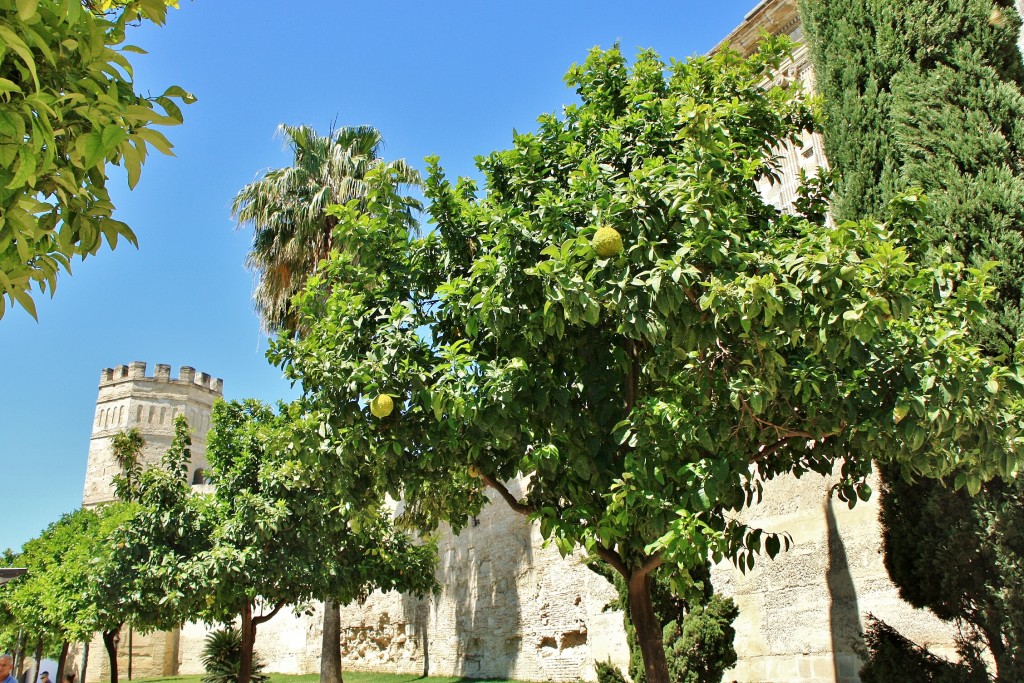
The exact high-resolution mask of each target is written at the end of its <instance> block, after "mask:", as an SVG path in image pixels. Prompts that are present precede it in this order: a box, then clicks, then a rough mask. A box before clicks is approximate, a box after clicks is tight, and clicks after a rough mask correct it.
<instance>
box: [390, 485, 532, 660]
mask: <svg viewBox="0 0 1024 683" xmlns="http://www.w3.org/2000/svg"><path fill="white" fill-rule="evenodd" d="M531 541H532V527H531V524H530V523H529V521H528V520H527V518H526V517H523V516H521V515H516V514H512V513H511V512H510V511H509V510H508V508H507V507H505V506H504V504H503V503H501V502H492V503H491V504H489V505H488V506H487V508H485V509H484V510H483V511H482V512H481V513H480V517H479V518H477V519H475V520H470V523H469V525H468V526H467V527H466V528H465V529H463V530H462V532H461V533H460V534H459V536H457V537H453V536H451V535H449V534H445V535H444V536H442V539H441V542H440V544H439V546H438V553H439V555H440V558H439V559H440V562H439V566H438V581H439V582H440V583H441V584H442V586H443V587H444V593H443V594H441V595H437V596H434V597H433V598H431V599H430V600H429V603H428V604H427V609H426V611H427V612H428V614H426V615H424V614H423V607H422V606H421V604H410V605H409V606H408V607H409V608H410V609H411V610H412V613H413V614H416V616H417V617H419V618H418V619H417V623H418V624H423V625H424V628H422V630H421V634H420V635H421V641H420V643H421V647H422V648H423V650H422V652H423V659H424V674H428V673H434V674H442V675H448V674H449V672H450V673H452V674H455V675H462V676H467V677H471V678H509V677H511V675H512V674H513V672H514V671H515V669H516V666H517V663H518V660H519V657H520V656H522V654H523V653H522V649H523V635H524V634H523V632H522V618H521V613H520V610H521V600H520V595H519V585H518V584H519V579H520V576H521V575H522V574H523V573H524V572H527V571H529V570H530V567H531V564H532V561H533V551H532V544H531ZM410 602H411V603H420V601H410ZM410 616H411V615H410Z"/></svg>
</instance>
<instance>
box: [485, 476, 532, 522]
mask: <svg viewBox="0 0 1024 683" xmlns="http://www.w3.org/2000/svg"><path fill="white" fill-rule="evenodd" d="M480 479H481V481H483V482H484V483H485V484H487V485H488V486H490V487H491V488H492V489H494V490H495V491H497V492H498V495H499V496H501V497H502V498H503V499H504V500H505V502H506V503H508V506H509V507H510V508H512V509H513V510H514V511H516V512H518V513H519V514H521V515H528V514H530V513H531V512H534V509H533V508H532V507H530V506H529V505H524V504H522V503H520V502H519V501H518V500H516V498H515V496H513V495H512V494H511V492H509V490H508V488H507V487H506V486H505V485H504V484H502V483H501V482H500V481H498V480H496V479H495V478H494V477H491V476H489V475H486V474H484V473H482V472H481V473H480Z"/></svg>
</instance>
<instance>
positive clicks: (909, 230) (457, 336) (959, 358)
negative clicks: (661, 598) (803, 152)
mask: <svg viewBox="0 0 1024 683" xmlns="http://www.w3.org/2000/svg"><path fill="white" fill-rule="evenodd" d="M785 53H786V45H785V43H784V41H781V40H772V41H769V42H768V43H766V44H765V45H764V46H763V48H762V50H761V51H760V52H759V53H757V54H756V55H755V56H753V57H752V58H751V59H749V60H743V59H740V58H739V57H738V56H737V55H735V54H733V53H731V52H729V51H723V52H720V53H717V54H715V55H713V56H711V57H703V58H696V59H692V60H689V61H687V62H673V63H672V64H671V65H670V66H668V67H666V65H665V64H664V63H663V62H661V61H660V60H659V59H658V58H657V56H656V55H654V54H653V53H651V52H643V53H641V54H640V56H639V57H638V58H637V60H636V61H635V63H634V64H633V65H632V66H630V65H629V64H628V63H627V62H626V60H625V59H624V58H623V56H622V55H621V54H620V53H619V51H618V50H617V49H613V50H610V51H607V52H601V51H595V52H593V53H592V54H591V55H590V57H589V58H588V60H587V61H586V63H585V64H584V65H582V66H576V67H573V69H571V70H570V72H569V74H568V76H567V79H566V80H567V82H568V84H569V85H570V86H572V87H574V88H575V89H576V93H577V95H578V96H579V103H578V104H575V105H571V106H568V107H566V108H565V110H564V112H563V115H562V116H556V115H545V116H543V117H541V118H540V119H539V125H538V129H537V131H536V132H534V133H528V134H516V135H514V137H513V146H512V148H511V149H509V150H505V151H499V152H495V153H493V154H491V155H488V156H486V157H483V158H481V159H480V160H479V162H478V163H479V167H480V169H481V171H482V173H483V175H484V177H485V184H486V187H485V189H486V192H482V193H480V192H478V190H477V187H476V185H475V183H473V182H472V181H469V180H465V179H461V180H459V181H458V182H457V183H456V184H454V185H453V184H452V183H451V182H450V181H448V180H447V179H446V178H445V176H444V173H443V171H442V170H441V168H440V165H439V164H438V163H437V161H436V160H433V161H432V162H431V165H430V170H429V177H428V180H427V182H426V194H427V197H428V199H429V200H430V202H431V204H430V207H429V211H430V214H431V216H432V218H433V221H434V222H435V224H436V230H434V231H433V232H431V233H430V234H428V235H426V236H423V237H415V236H414V235H411V234H410V231H409V229H408V227H407V221H406V220H405V217H404V216H403V215H401V214H400V211H398V209H400V208H401V206H402V204H401V202H400V201H399V195H398V194H397V189H396V188H395V183H394V178H392V177H389V176H388V174H386V173H379V174H376V177H375V178H373V179H372V181H371V185H372V187H371V191H370V195H369V197H368V198H367V200H365V201H364V202H361V203H360V204H359V205H356V204H355V203H350V204H348V205H346V206H342V207H338V208H336V209H334V215H335V216H336V217H337V227H336V229H335V239H334V242H335V245H334V246H335V250H334V251H333V252H332V254H331V257H330V259H329V260H328V261H327V262H326V263H325V264H324V265H323V266H322V267H321V268H320V270H319V271H318V273H317V274H316V275H314V276H313V277H311V278H310V280H309V282H308V284H307V288H306V290H305V292H304V293H303V294H302V295H300V296H299V297H298V298H297V299H296V303H297V305H298V306H299V307H300V315H301V324H302V325H303V326H304V334H303V335H302V337H301V338H280V339H278V340H277V341H276V342H275V344H274V345H273V347H272V349H271V352H270V353H271V358H272V359H273V360H274V361H275V362H277V363H279V364H280V365H281V366H282V367H283V368H284V370H285V373H286V375H287V376H288V377H290V378H292V379H293V380H294V381H297V382H301V384H302V387H303V392H304V393H303V401H304V403H305V410H307V411H308V414H309V415H310V416H311V417H310V419H312V420H314V421H315V422H318V423H319V425H318V432H317V436H318V438H319V439H320V440H321V442H322V445H321V448H320V449H319V451H318V453H319V455H318V456H317V458H318V462H321V463H325V464H324V465H323V466H325V467H326V466H330V467H331V468H332V469H333V471H334V472H335V473H336V474H335V476H334V479H335V481H336V482H339V484H338V485H339V486H343V487H344V486H348V484H346V483H345V482H347V481H349V480H352V479H356V478H359V477H367V476H370V477H372V480H373V481H375V482H377V485H379V486H383V487H384V488H385V489H386V490H387V491H388V492H390V493H391V494H392V495H393V496H395V497H396V498H397V497H398V496H403V495H404V496H405V501H406V504H407V505H408V514H409V516H410V517H411V518H412V519H414V520H415V521H417V522H418V523H421V524H427V525H429V524H431V523H433V522H435V521H436V518H437V517H439V516H440V517H447V518H448V519H450V520H453V521H454V522H455V523H456V525H457V524H458V523H459V522H460V521H461V520H463V519H464V515H465V514H466V513H467V512H468V511H471V510H472V508H473V506H474V505H479V504H480V502H481V498H480V487H481V485H486V486H489V487H491V488H493V489H495V491H496V492H497V493H498V495H499V496H500V497H501V498H503V499H504V500H505V502H507V503H508V504H509V505H510V506H511V507H512V509H514V510H516V511H518V512H522V513H524V514H528V515H529V516H530V517H531V518H532V519H535V520H537V521H538V522H539V524H540V530H541V533H542V534H543V535H544V536H545V537H546V538H549V539H552V540H553V542H555V543H556V544H557V545H558V547H559V548H560V549H561V550H562V551H563V552H565V553H568V552H571V551H572V549H573V548H574V547H580V546H582V547H584V548H586V549H587V550H588V551H590V552H592V553H594V554H596V555H598V556H599V557H601V558H602V559H603V560H604V561H606V562H608V564H609V565H611V566H612V567H613V568H614V569H615V570H616V571H617V572H619V573H620V574H621V575H622V576H623V577H624V578H625V579H626V582H627V587H628V591H629V606H630V612H631V617H632V620H633V623H634V625H635V626H636V628H637V634H638V640H639V642H640V645H641V648H642V650H643V654H644V660H645V673H646V676H647V680H648V682H649V683H664V681H666V680H667V679H666V677H667V670H666V664H665V658H664V652H663V648H662V643H661V629H660V627H659V625H658V624H657V619H656V618H655V615H654V613H653V611H652V609H651V604H650V572H651V571H652V570H653V569H655V568H656V567H658V566H660V565H661V564H672V565H675V566H676V567H678V568H680V570H682V571H681V574H682V575H685V570H686V569H687V568H688V567H696V566H702V565H703V562H705V561H706V558H707V556H708V555H711V556H712V557H713V558H714V559H720V558H721V557H731V558H733V559H734V560H735V561H736V562H737V563H739V564H740V565H741V566H751V565H752V564H753V562H754V556H755V555H756V553H757V552H758V551H760V550H766V551H767V552H768V554H769V555H774V554H775V553H777V552H778V551H779V550H780V547H781V545H782V543H783V539H782V538H780V536H777V535H774V534H765V533H762V532H761V531H760V530H757V529H751V528H748V527H746V526H744V525H743V524H742V523H740V522H738V521H737V519H736V516H735V514H734V512H735V511H736V510H737V509H738V508H740V507H742V506H743V504H744V503H745V502H749V501H750V500H752V499H756V498H757V497H758V496H759V495H760V491H761V486H762V482H763V481H765V480H767V479H771V478H772V477H775V476H777V475H780V474H784V473H791V472H795V473H797V474H800V473H803V472H809V471H813V472H821V473H829V472H832V471H833V469H836V470H837V471H838V472H839V473H840V475H841V483H840V485H839V495H840V496H841V497H842V498H843V499H844V500H847V501H849V503H850V504H851V505H852V504H853V503H854V501H856V500H857V498H858V497H862V498H866V497H867V496H868V495H869V494H870V490H869V489H868V487H867V484H866V482H865V479H866V477H867V475H868V474H869V473H870V471H871V462H872V459H873V458H882V459H885V460H887V461H891V462H893V463H894V464H895V465H896V466H898V467H899V468H900V469H901V470H903V471H906V472H907V473H913V474H916V475H924V476H931V477H934V476H942V475H948V474H953V475H955V476H956V477H957V482H958V483H959V484H960V485H966V486H968V487H969V488H970V489H971V490H977V488H978V487H979V486H980V484H981V482H982V481H984V480H985V479H986V478H988V477H991V476H992V475H994V474H997V473H1008V472H1011V471H1013V470H1014V468H1016V467H1017V464H1018V462H1019V460H1020V457H1021V449H1022V443H1021V437H1020V429H1021V418H1020V416H1019V415H1020V413H1019V408H1020V402H1021V396H1022V381H1021V377H1020V374H1019V372H1018V371H1017V370H1016V369H1015V368H1013V367H1008V366H1003V365H1001V364H999V363H997V362H994V361H993V360H991V359H990V358H987V357H986V356H984V355H983V354H982V353H981V352H980V351H979V350H978V349H977V348H976V347H975V346H974V345H973V344H972V342H971V340H970V332H971V330H972V329H973V327H974V326H976V325H977V324H978V323H979V321H980V319H981V316H982V315H983V313H984V306H983V303H982V301H983V298H984V294H985V291H986V287H985V278H986V277H987V272H986V269H985V268H976V269H972V270H970V271H968V270H965V269H964V268H963V267H962V266H959V265H957V264H944V265H939V266H934V267H926V266H921V265H919V264H917V263H915V262H914V260H913V259H912V258H911V257H910V253H909V250H908V248H907V240H908V238H909V237H910V236H911V235H914V234H916V232H917V231H918V230H919V229H920V225H919V223H918V220H919V218H920V202H919V200H918V198H917V197H915V196H909V197H905V198H903V199H900V200H898V201H895V202H894V203H892V204H891V207H890V215H889V218H890V220H889V221H887V222H885V223H881V222H861V223H854V222H842V223H839V224H838V225H830V224H829V223H827V222H826V221H825V220H824V218H823V216H824V213H825V212H824V203H823V202H824V200H825V198H824V197H822V196H820V195H819V194H817V191H816V190H815V189H814V188H810V189H808V190H806V191H805V195H806V196H805V198H804V199H805V201H804V202H803V203H802V206H803V207H804V208H805V211H804V214H803V215H789V214H784V213H780V212H779V211H778V210H776V209H774V208H773V207H771V206H769V205H767V204H765V202H764V201H763V199H762V198H761V196H760V194H759V193H758V192H757V189H756V186H755V183H756V180H757V179H759V178H762V177H766V176H771V175H773V174H775V173H777V168H776V165H775V163H776V162H775V161H774V157H773V155H772V150H773V149H774V148H776V146H777V145H778V144H780V143H781V142H782V141H785V140H789V139H795V138H796V137H797V136H798V135H800V134H801V133H802V132H803V131H804V130H806V129H807V128H808V127H810V126H813V125H814V124H813V116H812V111H811V109H810V108H809V106H808V105H807V102H806V101H805V100H804V99H803V96H802V95H801V94H800V92H799V90H798V89H797V88H796V87H795V86H794V87H788V88H782V87H772V88H763V87H761V84H762V83H763V82H764V81H765V79H766V77H767V76H768V75H769V74H770V73H771V72H772V70H773V69H774V68H776V67H777V66H778V64H779V62H780V60H781V59H782V58H783V55H784V54H785ZM608 228H610V229H611V230H612V231H613V232H614V233H617V238H616V236H615V235H613V234H612V233H610V232H608V230H607V229H608ZM602 230H604V232H602ZM595 238H596V239H595ZM617 242H618V243H620V244H621V246H620V244H616V243H617ZM381 394H387V395H388V396H390V397H391V398H392V401H393V404H394V409H393V411H392V412H391V413H390V414H389V415H387V416H383V417H378V416H377V415H375V414H372V413H371V410H370V407H371V404H374V403H375V402H374V401H373V399H375V398H376V397H378V396H379V395H381ZM375 412H380V411H375ZM517 476H524V477H526V479H527V488H526V493H525V495H524V496H522V497H521V498H518V499H517V498H516V497H515V496H514V495H512V493H511V492H510V491H509V490H508V489H507V488H506V487H505V485H504V483H503V482H505V481H508V480H510V479H512V478H514V477H517ZM477 478H478V479H479V482H477V481H475V480H476V479H477ZM474 494H475V495H474ZM425 501H429V503H425Z"/></svg>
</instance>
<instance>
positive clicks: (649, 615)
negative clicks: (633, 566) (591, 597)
mask: <svg viewBox="0 0 1024 683" xmlns="http://www.w3.org/2000/svg"><path fill="white" fill-rule="evenodd" d="M627 593H628V597H629V619H630V621H632V622H633V627H634V628H635V629H636V640H637V643H638V644H639V645H640V653H641V654H642V655H643V658H644V675H645V676H646V678H647V683H669V682H668V661H667V660H666V659H665V643H664V642H663V641H662V632H661V624H659V623H658V617H657V615H655V614H654V605H653V604H651V573H650V572H649V571H648V572H634V573H633V575H632V576H630V577H629V581H628V582H627Z"/></svg>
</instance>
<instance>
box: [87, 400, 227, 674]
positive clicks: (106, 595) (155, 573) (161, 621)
mask: <svg viewBox="0 0 1024 683" xmlns="http://www.w3.org/2000/svg"><path fill="white" fill-rule="evenodd" d="M122 442H123V443H127V444H128V445H130V446H131V447H133V448H134V447H138V448H141V442H138V441H136V440H134V439H127V440H122ZM191 444H192V440H191V437H190V436H189V427H188V422H187V421H186V420H185V417H184V416H182V415H179V416H178V417H176V418H175V420H174V438H173V440H172V442H171V447H170V448H169V449H168V450H167V452H166V453H165V454H164V456H163V458H162V460H161V466H159V467H150V468H148V469H146V470H145V471H143V472H142V473H141V475H140V476H139V478H138V480H137V485H135V486H132V487H130V489H129V487H128V483H129V482H130V481H131V479H130V478H129V477H124V476H122V477H121V478H119V479H118V489H119V492H121V493H124V492H127V491H129V490H130V491H131V496H132V498H133V501H132V502H131V503H126V504H125V505H126V510H127V511H126V513H125V514H124V516H123V517H122V518H121V519H120V520H119V523H118V524H116V525H115V526H114V527H113V528H112V529H110V530H109V532H108V533H107V534H106V535H105V540H104V543H102V544H101V546H100V548H99V551H98V552H97V555H96V557H95V560H94V564H93V579H92V587H93V590H94V591H95V593H96V595H95V601H96V607H97V614H96V624H97V628H96V630H99V631H100V632H101V633H102V635H103V644H104V646H105V647H106V650H107V656H108V658H109V660H110V683H117V681H118V666H117V639H118V634H119V633H120V631H121V628H122V627H123V626H124V624H125V623H130V624H131V625H132V627H133V628H135V629H137V630H139V631H140V632H143V633H145V632H149V631H156V630H169V629H172V628H175V627H177V626H178V625H180V624H181V623H182V622H183V621H185V620H186V619H187V618H189V617H191V615H192V614H194V612H193V611H192V609H193V607H192V606H193V602H194V600H195V595H196V588H195V586H197V585H198V580H199V576H198V575H197V574H196V572H195V571H194V569H193V568H192V565H191V564H189V563H188V560H190V559H191V558H193V557H195V555H196V554H197V553H198V552H199V551H200V550H201V549H204V548H206V547H209V534H210V531H211V529H210V526H209V524H208V522H207V520H206V517H205V516H204V515H203V507H204V505H205V501H204V500H203V499H202V498H201V497H199V496H196V495H193V493H192V490H191V486H190V485H189V481H188V466H189V463H190V462H191V459H192V453H191ZM125 455H126V457H128V459H129V460H130V456H128V455H127V454H125Z"/></svg>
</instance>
